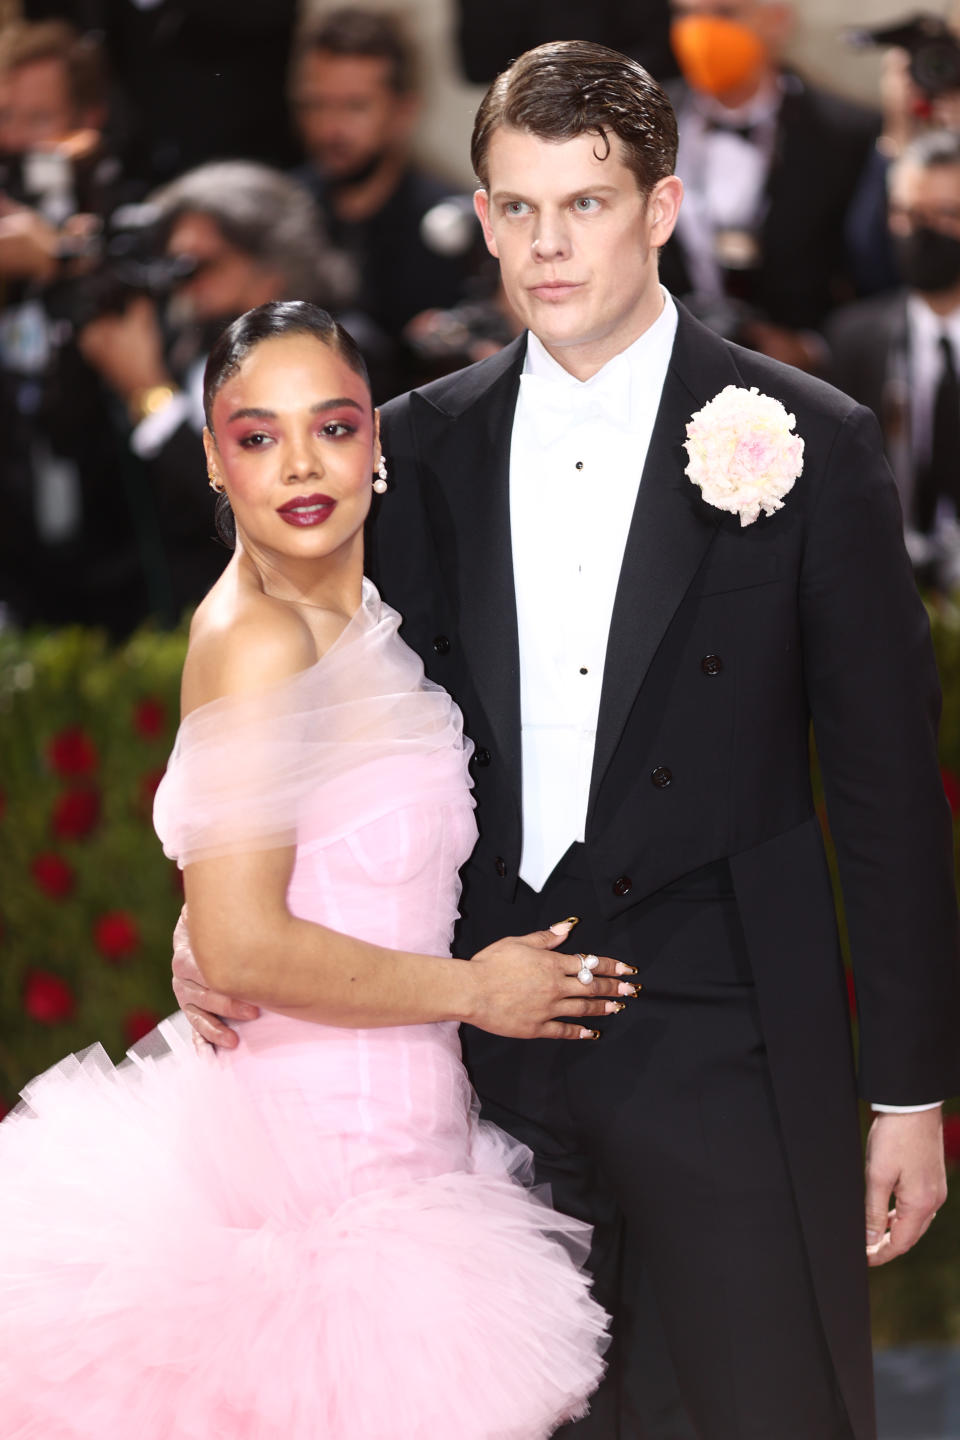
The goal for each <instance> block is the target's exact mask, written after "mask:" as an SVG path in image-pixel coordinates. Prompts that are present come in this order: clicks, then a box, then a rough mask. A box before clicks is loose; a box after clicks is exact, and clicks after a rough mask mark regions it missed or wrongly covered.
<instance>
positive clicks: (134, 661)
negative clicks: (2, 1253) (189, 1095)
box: [0, 629, 186, 1109]
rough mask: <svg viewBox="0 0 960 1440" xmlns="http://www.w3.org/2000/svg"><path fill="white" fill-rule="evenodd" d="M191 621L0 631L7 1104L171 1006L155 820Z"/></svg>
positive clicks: (168, 905)
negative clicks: (119, 631) (111, 637)
mask: <svg viewBox="0 0 960 1440" xmlns="http://www.w3.org/2000/svg"><path fill="white" fill-rule="evenodd" d="M185 644H186V640H185V636H184V635H183V634H181V633H178V634H161V633H156V634H154V633H150V632H146V631H145V632H143V633H140V634H138V635H137V636H135V637H134V638H133V639H132V640H131V641H130V642H129V643H128V644H127V645H125V646H123V647H122V648H120V649H115V648H111V647H110V646H109V645H108V644H107V642H106V640H105V639H104V638H103V637H102V636H101V635H99V634H98V633H96V632H92V631H84V630H80V629H70V630H63V631H60V632H55V633H48V634H35V635H18V634H16V633H12V632H4V633H0V958H2V963H0V1109H3V1108H6V1107H8V1106H9V1105H10V1104H11V1103H12V1102H13V1100H14V1099H15V1097H16V1094H17V1090H18V1089H19V1087H20V1086H21V1085H22V1084H23V1083H24V1081H26V1080H27V1079H28V1078H29V1077H30V1076H31V1075H34V1074H36V1073H38V1072H39V1071H40V1070H43V1069H45V1068H46V1067H47V1066H48V1065H51V1064H53V1062H54V1061H56V1060H57V1059H59V1058H60V1057H61V1056H63V1055H64V1054H66V1053H67V1052H69V1051H72V1050H79V1049H82V1048H83V1047H84V1046H86V1045H89V1044H90V1043H91V1042H92V1041H94V1040H96V1039H99V1040H102V1041H103V1043H104V1045H105V1046H106V1048H107V1049H108V1050H109V1051H110V1053H111V1055H113V1056H114V1058H117V1057H118V1056H119V1055H121V1054H122V1053H123V1051H124V1049H125V1048H126V1047H127V1046H128V1045H130V1044H131V1043H132V1042H133V1041H134V1040H136V1039H138V1038H139V1037H140V1036H141V1035H142V1034H143V1033H145V1031H147V1030H149V1029H150V1028H151V1027H152V1026H153V1025H154V1024H155V1023H156V1021H157V1019H158V1018H160V1017H161V1016H163V1015H165V1014H168V1013H169V1012H170V1011H171V1010H172V1009H173V997H172V995H171V991H170V935H171V931H172V927H173V925H174V923H175V921H176V917H177V913H178V910H179V907H180V904H181V889H180V876H179V872H178V871H177V869H176V866H174V865H173V864H171V862H170V861H168V860H167V859H165V858H164V855H163V852H162V851H161V849H160V846H159V843H158V841H157V838H156V835H155V834H154V831H153V827H152V824H151V808H152V804H153V793H154V791H155V789H156V787H157V784H158V783H159V780H160V776H161V775H162V774H163V767H164V764H165V762H166V758H167V755H168V753H169V751H170V746H171V743H172V740H173V734H174V731H175V728H176V717H177V713H178V693H179V678H180V668H181V665H182V663H183V655H184V649H185Z"/></svg>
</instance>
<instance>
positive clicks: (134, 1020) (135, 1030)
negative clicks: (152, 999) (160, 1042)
mask: <svg viewBox="0 0 960 1440" xmlns="http://www.w3.org/2000/svg"><path fill="white" fill-rule="evenodd" d="M159 1024H160V1016H159V1015H155V1014H154V1013H153V1011H152V1010H131V1011H130V1014H129V1015H128V1016H127V1017H126V1019H125V1020H124V1022H123V1034H124V1038H125V1039H126V1042H127V1044H128V1045H136V1043H137V1041H138V1040H142V1039H143V1037H144V1035H149V1034H150V1031H151V1030H152V1029H153V1028H154V1026H155V1025H159Z"/></svg>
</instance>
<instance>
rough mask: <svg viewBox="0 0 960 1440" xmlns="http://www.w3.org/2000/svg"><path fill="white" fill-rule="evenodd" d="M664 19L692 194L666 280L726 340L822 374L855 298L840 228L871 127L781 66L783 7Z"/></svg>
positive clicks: (722, 1) (668, 257)
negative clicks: (829, 331) (843, 309)
mask: <svg viewBox="0 0 960 1440" xmlns="http://www.w3.org/2000/svg"><path fill="white" fill-rule="evenodd" d="M671 15H672V17H673V18H672V25H671V40H672V44H673V48H674V52H675V54H676V56H677V61H678V64H679V66H680V71H681V75H682V77H683V79H682V82H681V83H680V85H679V86H678V87H677V88H676V90H675V91H674V92H673V96H672V98H673V99H674V103H675V108H676V111H677V119H678V122H679V130H680V149H679V153H678V156H677V174H678V175H679V176H680V177H681V179H682V180H683V182H684V186H685V192H686V193H685V199H684V204H683V207H682V209H681V212H680V219H679V221H678V224H677V229H676V231H675V232H674V236H673V238H672V239H671V240H670V242H669V243H668V245H667V246H666V247H665V248H664V251H663V254H662V256H661V275H662V278H663V282H664V284H665V285H666V286H667V288H668V289H669V290H671V291H672V292H673V293H674V294H676V295H678V296H680V297H682V298H683V299H684V300H685V301H687V303H688V304H690V305H691V306H692V308H693V309H694V310H695V311H696V312H697V313H698V314H699V315H700V317H701V318H702V319H704V320H706V322H707V323H708V324H711V325H713V326H714V328H716V329H718V330H720V331H722V332H725V333H727V334H728V335H729V337H730V338H731V339H736V340H738V341H740V342H741V343H743V344H746V345H749V346H751V347H752V348H753V349H756V350H759V351H762V352H763V353H764V354H766V355H770V356H772V357H773V358H774V359H777V360H781V361H785V362H787V363H788V364H792V365H797V366H799V367H800V368H802V369H808V370H816V369H817V368H818V367H819V365H820V364H821V363H822V360H823V354H824V351H823V342H822V339H821V338H820V335H819V334H818V331H819V328H820V326H821V325H822V324H823V321H824V319H825V318H826V316H827V314H828V313H829V311H830V310H831V309H832V308H834V307H835V306H836V305H838V304H840V303H842V302H844V301H846V300H850V299H852V298H853V297H854V294H855V289H854V281H853V276H852V271H851V265H850V260H849V256H848V254H847V249H846V244H845V224H846V218H847V211H848V207H849V203H850V196H851V194H852V193H853V191H854V190H855V189H856V186H857V183H858V181H859V179H860V176H861V174H862V172H863V169H864V166H865V164H866V162H867V158H868V156H869V154H870V152H871V150H872V148H873V144H874V140H875V138H876V135H877V132H878V130H879V116H877V115H874V114H873V113H871V112H870V111H866V110H863V109H861V108H860V107H859V106H856V105H853V104H851V103H850V102H849V101H847V100H844V99H842V98H840V97H839V96H836V95H833V94H831V93H830V92H828V91H826V90H823V89H820V88H819V87H817V86H814V85H811V84H810V83H809V82H808V81H806V80H805V79H804V78H803V77H802V76H800V75H798V74H797V73H796V72H795V71H793V70H791V69H789V68H788V67H787V66H786V65H785V64H784V62H783V52H784V48H785V45H786V41H787V38H788V36H789V34H790V30H791V26H792V23H793V18H794V7H793V6H792V5H790V4H788V3H786V0H671Z"/></svg>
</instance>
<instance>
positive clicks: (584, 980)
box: [577, 955, 600, 985]
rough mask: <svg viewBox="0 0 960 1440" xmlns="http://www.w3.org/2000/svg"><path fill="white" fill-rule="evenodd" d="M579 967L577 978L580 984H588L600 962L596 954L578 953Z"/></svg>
mask: <svg viewBox="0 0 960 1440" xmlns="http://www.w3.org/2000/svg"><path fill="white" fill-rule="evenodd" d="M577 959H578V960H579V961H580V969H579V970H578V971H577V979H578V980H579V981H580V984H581V985H589V984H590V982H591V980H592V979H593V972H594V970H596V968H597V966H598V965H599V964H600V961H599V959H598V958H597V956H596V955H578V956H577Z"/></svg>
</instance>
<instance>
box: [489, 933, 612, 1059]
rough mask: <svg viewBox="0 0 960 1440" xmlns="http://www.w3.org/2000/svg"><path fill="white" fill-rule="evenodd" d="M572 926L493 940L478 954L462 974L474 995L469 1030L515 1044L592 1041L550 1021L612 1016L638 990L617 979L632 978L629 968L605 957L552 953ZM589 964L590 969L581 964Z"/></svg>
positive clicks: (579, 1029) (565, 1023)
mask: <svg viewBox="0 0 960 1440" xmlns="http://www.w3.org/2000/svg"><path fill="white" fill-rule="evenodd" d="M575 924H576V921H575V920H563V921H560V922H559V923H558V924H556V925H552V926H551V927H550V929H549V930H535V931H534V932H533V933H532V934H530V935H521V936H517V937H510V938H507V939H505V940H498V941H497V942H496V943H495V944H493V945H488V946H487V947H486V949H484V950H478V951H477V953H476V955H474V956H473V958H472V959H471V961H470V965H469V969H468V979H469V981H470V982H471V985H472V987H473V989H474V998H473V1003H472V1005H471V1008H470V1012H469V1014H468V1016H467V1018H468V1019H469V1022H470V1024H471V1025H475V1026H476V1027H477V1028H478V1029H479V1030H489V1031H490V1032H491V1033H492V1034H494V1035H507V1036H511V1037H513V1038H515V1039H518V1040H592V1039H595V1038H596V1037H597V1035H598V1033H599V1032H598V1031H596V1030H593V1029H591V1028H589V1027H588V1026H586V1025H582V1024H579V1025H578V1024H572V1023H570V1021H569V1019H568V1020H558V1019H557V1018H556V1017H557V1016H558V1015H563V1016H567V1017H576V1018H577V1019H580V1020H584V1019H587V1018H589V1017H592V1016H594V1015H613V1014H616V1013H617V1012H618V1011H620V1010H622V1009H623V1008H624V1002H625V1000H627V999H631V998H632V997H633V996H635V995H636V994H637V992H638V990H639V989H640V987H639V986H638V985H637V984H636V983H632V982H631V981H629V980H621V979H619V978H618V977H619V976H621V975H635V974H636V970H635V969H634V967H633V966H632V965H624V964H623V963H622V962H620V961H617V960H611V959H610V958H609V956H606V955H601V956H586V957H584V956H581V955H561V954H555V953H553V952H554V951H555V950H556V947H557V946H558V945H562V944H563V942H564V940H566V939H567V937H568V936H569V934H570V931H571V930H572V929H573V926H574V925H575ZM593 960H595V961H596V962H597V963H596V965H595V966H588V965H587V964H586V963H585V962H587V961H593ZM588 968H589V969H590V973H591V976H592V978H591V980H590V981H589V983H587V984H583V983H582V982H581V981H580V980H579V979H578V978H577V976H578V974H580V973H581V972H585V970H586V969H588Z"/></svg>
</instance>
